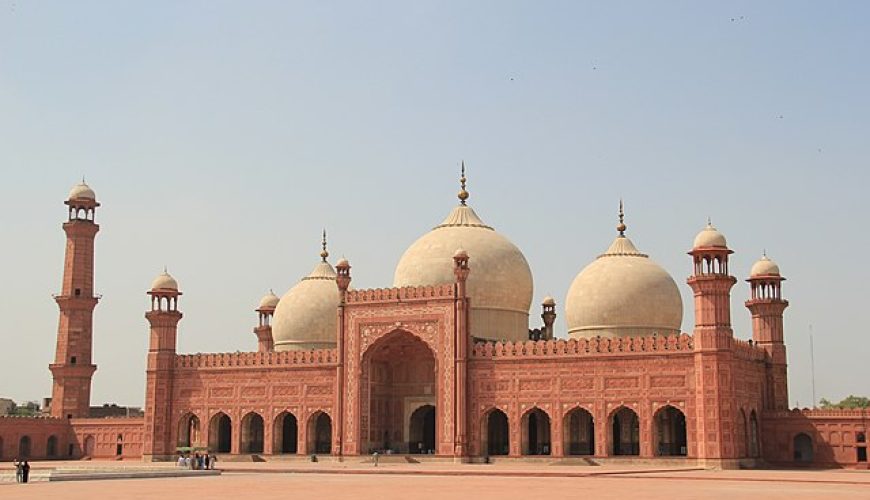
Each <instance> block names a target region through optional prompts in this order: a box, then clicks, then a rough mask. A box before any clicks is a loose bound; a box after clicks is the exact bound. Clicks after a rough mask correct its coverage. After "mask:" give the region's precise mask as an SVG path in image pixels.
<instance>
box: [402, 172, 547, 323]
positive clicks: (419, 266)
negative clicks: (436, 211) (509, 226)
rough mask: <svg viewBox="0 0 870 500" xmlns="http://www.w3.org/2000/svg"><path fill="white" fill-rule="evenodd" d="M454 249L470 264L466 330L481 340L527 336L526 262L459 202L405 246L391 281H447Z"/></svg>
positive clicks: (529, 299)
mask: <svg viewBox="0 0 870 500" xmlns="http://www.w3.org/2000/svg"><path fill="white" fill-rule="evenodd" d="M462 193H465V190H464V189H463V191H462ZM462 193H460V199H463V198H462ZM465 197H466V198H467V193H465ZM463 201H464V200H463ZM457 249H461V250H462V251H464V252H466V253H467V254H468V258H469V267H470V268H471V273H470V274H469V276H468V282H467V287H468V288H467V290H468V295H469V296H470V297H471V313H470V315H471V322H470V323H471V334H472V335H473V336H475V337H480V338H487V339H506V340H528V338H529V307H530V306H531V304H532V291H533V290H532V288H533V285H532V271H531V269H529V263H528V262H526V258H525V257H524V256H523V254H522V252H520V250H519V249H518V248H517V247H516V246H515V245H514V244H513V243H511V242H510V240H508V239H507V238H505V237H504V236H502V235H501V234H499V233H497V232H496V231H495V230H493V228H491V227H489V226H487V225H486V224H485V223H484V222H483V221H482V220H481V219H480V217H478V216H477V214H476V213H474V210H472V209H471V207H469V206H466V205H465V204H464V203H463V204H461V205H459V206H458V207H456V208H454V209H453V210H452V211H451V212H450V215H448V216H447V218H446V219H445V220H444V222H442V223H441V224H440V225H438V226H437V227H435V228H434V229H432V230H431V231H429V232H428V233H426V234H424V235H423V236H421V237H420V238H419V239H418V240H417V241H415V242H414V243H413V244H412V245H411V246H410V247H409V248H408V249H407V250H406V251H405V253H404V255H402V258H401V259H400V260H399V264H398V265H397V266H396V273H395V276H394V279H393V286H394V287H405V286H423V285H439V284H444V283H453V282H454V281H455V279H456V278H455V276H454V274H453V265H454V262H453V256H454V255H455V254H456V251H457Z"/></svg>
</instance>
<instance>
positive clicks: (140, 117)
mask: <svg viewBox="0 0 870 500" xmlns="http://www.w3.org/2000/svg"><path fill="white" fill-rule="evenodd" d="M732 18H733V19H734V20H733V21H732ZM868 18H870V4H868V3H866V2H813V3H810V2H795V1H789V2H690V1H685V2H659V3H655V4H654V3H653V2H595V3H591V2H590V3H581V2H531V1H529V2H505V1H493V2H365V3H363V2H331V1H330V2H313V1H312V2H306V3H291V2H216V1H208V2H205V1H203V2H142V3H139V4H133V3H132V2H108V1H105V2H59V1H58V2H30V1H27V0H15V1H9V0H2V1H0V168H2V173H3V175H2V179H3V182H2V183H0V195H2V200H3V202H4V204H5V213H6V216H5V217H4V218H3V222H2V231H0V235H2V238H3V240H2V245H0V262H3V263H4V265H3V283H4V285H5V286H0V317H2V330H0V335H2V337H0V338H2V349H0V396H8V397H12V398H14V399H17V400H25V399H36V398H40V397H43V396H47V395H49V394H50V391H51V385H50V374H49V371H48V368H47V365H48V363H49V362H51V360H52V358H53V352H54V343H55V332H56V328H57V307H56V305H55V304H54V302H53V301H52V299H51V295H50V294H51V293H53V292H57V291H58V290H59V288H60V278H61V270H62V262H63V250H64V246H63V245H64V234H63V232H62V230H61V227H60V225H61V223H62V222H63V220H64V217H65V210H64V206H63V205H62V201H63V199H64V198H65V196H66V193H67V192H68V189H69V188H70V187H71V186H72V185H73V184H74V183H75V182H76V181H77V180H78V179H79V178H80V177H81V176H82V175H83V174H84V175H86V176H87V179H88V182H89V183H90V184H91V185H92V187H93V188H94V189H95V190H96V191H97V195H98V197H99V199H100V201H101V202H102V203H103V207H102V208H101V209H100V212H99V213H98V222H99V223H100V224H101V226H102V230H101V232H100V234H99V236H98V240H97V276H96V283H97V285H96V288H97V291H98V292H99V293H102V294H103V300H102V301H101V302H100V305H99V306H98V307H97V309H96V315H95V334H94V337H95V353H94V356H95V361H96V363H97V364H98V365H99V369H98V371H97V372H96V375H95V378H94V386H93V402H94V403H100V402H104V401H114V402H118V403H122V404H131V405H139V404H141V403H142V401H143V395H144V380H145V375H144V369H145V354H146V349H147V323H146V321H145V319H144V317H143V314H144V312H145V309H146V307H147V306H148V301H147V298H146V296H145V293H144V292H145V290H146V288H147V287H148V285H149V283H150V280H151V279H152V278H153V276H154V275H156V274H157V273H158V272H159V271H160V270H161V269H162V267H163V265H164V264H166V265H168V266H169V270H170V271H171V272H172V273H173V274H174V275H175V276H176V277H177V278H178V280H179V281H180V283H181V286H182V288H183V290H184V292H185V295H184V297H183V298H182V301H181V303H180V305H181V308H182V310H183V312H184V314H185V318H184V320H183V321H182V323H181V330H180V334H179V348H180V350H181V351H184V352H198V351H201V352H209V351H235V350H253V349H254V348H255V346H256V340H255V337H254V335H253V333H252V332H251V328H252V327H253V326H254V325H255V322H256V316H255V314H254V312H253V308H254V307H255V305H256V304H257V302H258V300H259V298H260V297H261V296H262V294H263V293H264V292H265V291H267V290H268V289H269V288H274V289H275V291H276V292H277V293H279V294H281V293H283V292H284V291H285V290H287V289H288V288H289V287H290V286H292V285H293V284H294V283H295V282H296V281H297V280H298V279H299V278H300V277H301V276H303V275H304V274H307V273H308V272H309V270H310V269H311V267H312V266H313V265H314V264H315V262H316V261H317V253H318V251H319V248H318V245H319V237H320V230H321V228H322V227H324V226H325V227H327V228H328V230H329V232H330V247H331V251H332V254H333V256H335V257H336V258H337V257H338V256H341V255H345V256H347V257H348V259H350V261H351V263H352V264H353V265H354V285H355V286H357V287H377V286H388V285H389V284H390V283H391V281H392V274H393V268H394V266H395V265H396V262H397V261H398V259H399V256H400V255H401V253H402V252H403V251H404V249H405V248H406V247H407V246H408V245H410V244H411V242H413V241H414V239H416V238H417V237H418V236H419V235H421V234H422V233H423V232H425V231H427V230H428V229H429V228H430V227H432V226H433V225H435V224H437V223H438V222H439V221H440V220H441V219H442V218H443V217H444V216H445V214H446V213H447V212H448V211H449V209H450V208H451V207H452V206H453V205H454V204H455V203H456V198H455V193H456V191H457V183H456V178H457V174H458V172H457V171H458V164H459V161H460V160H462V159H464V160H465V161H466V163H467V165H468V168H469V179H470V180H469V190H470V191H471V200H470V203H471V204H472V206H474V207H475V209H476V210H477V212H478V213H479V214H480V215H481V217H483V219H484V220H485V221H487V222H488V223H489V224H491V225H493V226H495V227H496V228H497V229H498V230H500V231H501V232H503V233H504V234H505V235H507V236H508V237H509V238H511V239H512V240H513V241H514V242H515V243H516V244H517V245H518V246H519V247H520V248H521V249H522V250H523V252H524V253H525V255H526V257H527V259H528V260H529V262H530V264H531V266H532V270H533V272H534V276H535V303H536V304H537V303H538V302H539V301H540V299H541V298H543V297H544V296H545V295H547V294H551V295H553V296H554V297H555V298H556V300H557V302H558V303H559V312H560V315H561V316H564V314H562V311H561V306H562V305H563V303H564V296H565V292H566V290H567V288H568V286H569V285H570V283H571V280H572V279H573V277H574V276H575V274H576V273H577V272H578V271H579V270H580V269H582V267H583V266H585V265H586V264H587V263H588V262H590V261H591V260H592V259H593V258H594V257H595V256H596V255H597V254H599V253H600V252H601V251H603V250H604V249H605V248H606V247H607V246H608V244H609V243H610V241H611V239H612V238H613V236H614V234H615V231H614V224H615V223H616V220H615V212H616V205H617V201H618V199H619V197H620V196H622V197H624V198H625V200H626V207H627V223H628V226H629V230H628V233H629V235H630V236H631V237H632V239H633V240H634V242H635V243H636V244H637V246H638V247H639V248H641V249H642V250H644V251H646V252H647V253H649V254H650V255H651V256H652V257H653V258H654V259H655V260H656V261H658V262H659V263H660V264H662V265H663V266H664V267H665V268H666V269H667V270H668V271H669V272H670V273H671V274H672V275H673V276H674V278H675V279H676V280H677V282H678V283H679V284H680V287H681V290H682V292H683V298H684V303H685V306H686V307H685V309H686V315H685V319H684V321H683V329H684V330H685V331H691V329H692V324H693V310H692V302H691V295H690V291H689V289H688V287H687V286H686V285H685V284H684V283H685V278H686V276H687V275H688V273H689V271H690V261H689V257H688V256H686V254H685V252H686V251H687V250H688V249H689V247H690V245H691V241H692V238H693V237H694V235H695V233H696V232H697V231H698V230H699V229H701V227H702V226H703V225H704V222H705V220H706V218H707V217H708V216H710V217H712V218H713V221H714V223H715V224H716V225H717V226H718V227H719V228H720V229H721V230H722V231H723V232H724V233H725V234H726V236H727V237H728V239H729V243H730V244H731V246H732V248H733V249H734V250H735V251H736V253H735V254H734V256H733V261H732V262H733V264H732V269H733V271H734V272H735V274H736V275H737V276H738V277H739V278H741V281H740V282H739V283H738V285H737V286H736V287H735V289H734V293H733V300H732V310H733V322H734V325H735V333H736V335H737V336H738V337H740V338H744V339H745V338H749V336H750V329H749V328H750V322H749V314H748V311H746V309H745V308H744V307H743V301H744V300H745V299H746V297H747V295H748V292H747V285H746V284H745V283H744V282H743V281H742V278H745V276H746V274H747V273H748V270H749V267H750V266H751V264H752V262H753V261H754V260H755V259H756V258H757V257H758V256H760V255H761V252H762V249H764V248H766V249H767V251H768V253H769V255H770V256H771V257H772V258H774V259H775V260H776V261H778V262H779V264H780V266H781V267H782V270H783V273H784V274H785V275H786V276H787V277H788V281H787V282H786V283H785V288H784V294H785V296H786V298H788V299H789V300H790V301H791V304H792V305H791V307H790V308H789V309H788V310H787V311H786V328H787V330H786V338H787V342H788V352H789V362H790V371H789V382H790V389H791V398H790V399H791V402H792V404H794V403H795V401H799V402H800V403H801V405H808V404H810V401H811V389H810V387H811V383H810V382H811V378H810V363H809V340H808V329H809V325H810V324H812V325H813V328H814V331H815V348H816V349H815V351H816V352H815V354H816V374H817V377H816V378H817V394H818V397H827V398H829V399H838V398H841V397H843V396H845V395H847V394H849V393H860V394H864V395H867V394H868V393H870V387H868V384H867V382H866V378H865V377H859V376H857V374H858V373H862V372H863V371H865V368H866V364H867V359H868V354H870V341H868V339H867V332H866V325H865V323H864V322H865V320H866V315H865V314H864V312H865V310H864V308H865V307H866V302H867V295H868V294H867V283H868V282H870V266H867V265H866V264H865V262H864V261H865V253H866V250H865V249H866V248H868V247H870V236H868V233H867V231H866V229H865V228H866V225H867V213H868V200H867V196H866V193H867V185H868V183H870V172H868V168H867V167H868V158H870V155H868V138H870V97H868V96H870V93H868V89H870V69H868V58H867V54H868V53H867V48H868V47H870V29H868ZM538 314H539V313H538V311H537V306H535V307H534V309H533V311H532V317H533V318H537V316H538ZM562 320H563V318H560V320H559V323H558V327H559V335H562V336H564V335H565V328H564V322H563V321H562Z"/></svg>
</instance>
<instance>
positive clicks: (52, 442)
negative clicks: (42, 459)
mask: <svg viewBox="0 0 870 500" xmlns="http://www.w3.org/2000/svg"><path fill="white" fill-rule="evenodd" d="M45 456H47V457H49V458H55V457H57V436H54V435H51V436H48V440H47V441H46V442H45Z"/></svg>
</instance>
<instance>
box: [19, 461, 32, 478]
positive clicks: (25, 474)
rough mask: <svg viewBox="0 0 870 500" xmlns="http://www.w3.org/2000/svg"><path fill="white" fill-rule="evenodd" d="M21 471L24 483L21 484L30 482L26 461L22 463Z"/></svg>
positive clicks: (28, 465)
mask: <svg viewBox="0 0 870 500" xmlns="http://www.w3.org/2000/svg"><path fill="white" fill-rule="evenodd" d="M21 470H22V471H23V472H24V474H23V476H24V481H23V482H25V483H26V482H27V481H29V480H30V463H28V462H27V460H25V461H24V465H23V466H22V467H21Z"/></svg>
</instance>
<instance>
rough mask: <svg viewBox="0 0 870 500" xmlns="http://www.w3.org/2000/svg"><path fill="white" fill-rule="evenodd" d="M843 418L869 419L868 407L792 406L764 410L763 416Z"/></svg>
mask: <svg viewBox="0 0 870 500" xmlns="http://www.w3.org/2000/svg"><path fill="white" fill-rule="evenodd" d="M794 417H799V418H844V419H849V418H853V419H858V418H860V419H868V420H870V408H854V409H824V410H823V409H819V408H793V409H791V410H779V411H765V412H764V418H765V419H768V418H794Z"/></svg>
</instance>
